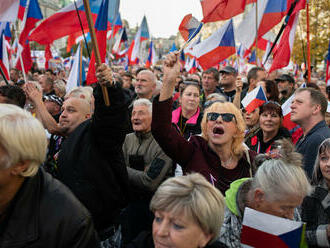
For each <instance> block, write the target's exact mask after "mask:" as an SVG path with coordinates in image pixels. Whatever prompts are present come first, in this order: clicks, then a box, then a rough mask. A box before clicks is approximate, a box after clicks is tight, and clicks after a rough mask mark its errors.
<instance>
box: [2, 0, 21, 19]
mask: <svg viewBox="0 0 330 248" xmlns="http://www.w3.org/2000/svg"><path fill="white" fill-rule="evenodd" d="M18 8H19V0H1V4H0V22H14V21H16V19H17V14H18Z"/></svg>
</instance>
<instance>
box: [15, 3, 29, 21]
mask: <svg viewBox="0 0 330 248" xmlns="http://www.w3.org/2000/svg"><path fill="white" fill-rule="evenodd" d="M27 1H28V0H19V8H18V14H17V18H18V19H20V20H21V21H23V18H24V13H25V9H26V5H27Z"/></svg>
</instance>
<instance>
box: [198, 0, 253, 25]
mask: <svg viewBox="0 0 330 248" xmlns="http://www.w3.org/2000/svg"><path fill="white" fill-rule="evenodd" d="M250 2H255V0H252V1H250ZM201 5H202V10H203V20H202V22H203V23H207V22H215V21H222V20H227V19H230V18H232V17H233V16H236V15H238V14H240V13H242V12H244V9H245V5H246V0H201Z"/></svg>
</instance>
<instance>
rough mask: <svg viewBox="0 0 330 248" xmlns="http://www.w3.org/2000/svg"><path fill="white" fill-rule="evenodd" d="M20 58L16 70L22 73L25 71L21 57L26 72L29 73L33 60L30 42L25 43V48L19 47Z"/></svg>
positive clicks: (18, 57)
mask: <svg viewBox="0 0 330 248" xmlns="http://www.w3.org/2000/svg"><path fill="white" fill-rule="evenodd" d="M17 53H18V56H17V61H16V68H17V69H18V70H20V71H23V69H22V65H21V60H20V56H21V57H22V61H23V65H24V71H25V73H27V72H28V71H29V70H30V69H31V67H32V58H31V49H30V43H29V41H28V40H26V41H25V44H24V45H23V46H20V45H19V48H18V52H17Z"/></svg>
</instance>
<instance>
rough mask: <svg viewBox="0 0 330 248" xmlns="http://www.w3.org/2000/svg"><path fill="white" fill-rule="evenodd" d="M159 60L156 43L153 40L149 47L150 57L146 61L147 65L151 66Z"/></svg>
mask: <svg viewBox="0 0 330 248" xmlns="http://www.w3.org/2000/svg"><path fill="white" fill-rule="evenodd" d="M156 62H157V55H156V51H155V46H154V43H153V42H152V41H151V42H150V47H149V55H148V59H147V62H146V67H147V68H149V67H150V66H151V65H155V64H156Z"/></svg>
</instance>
